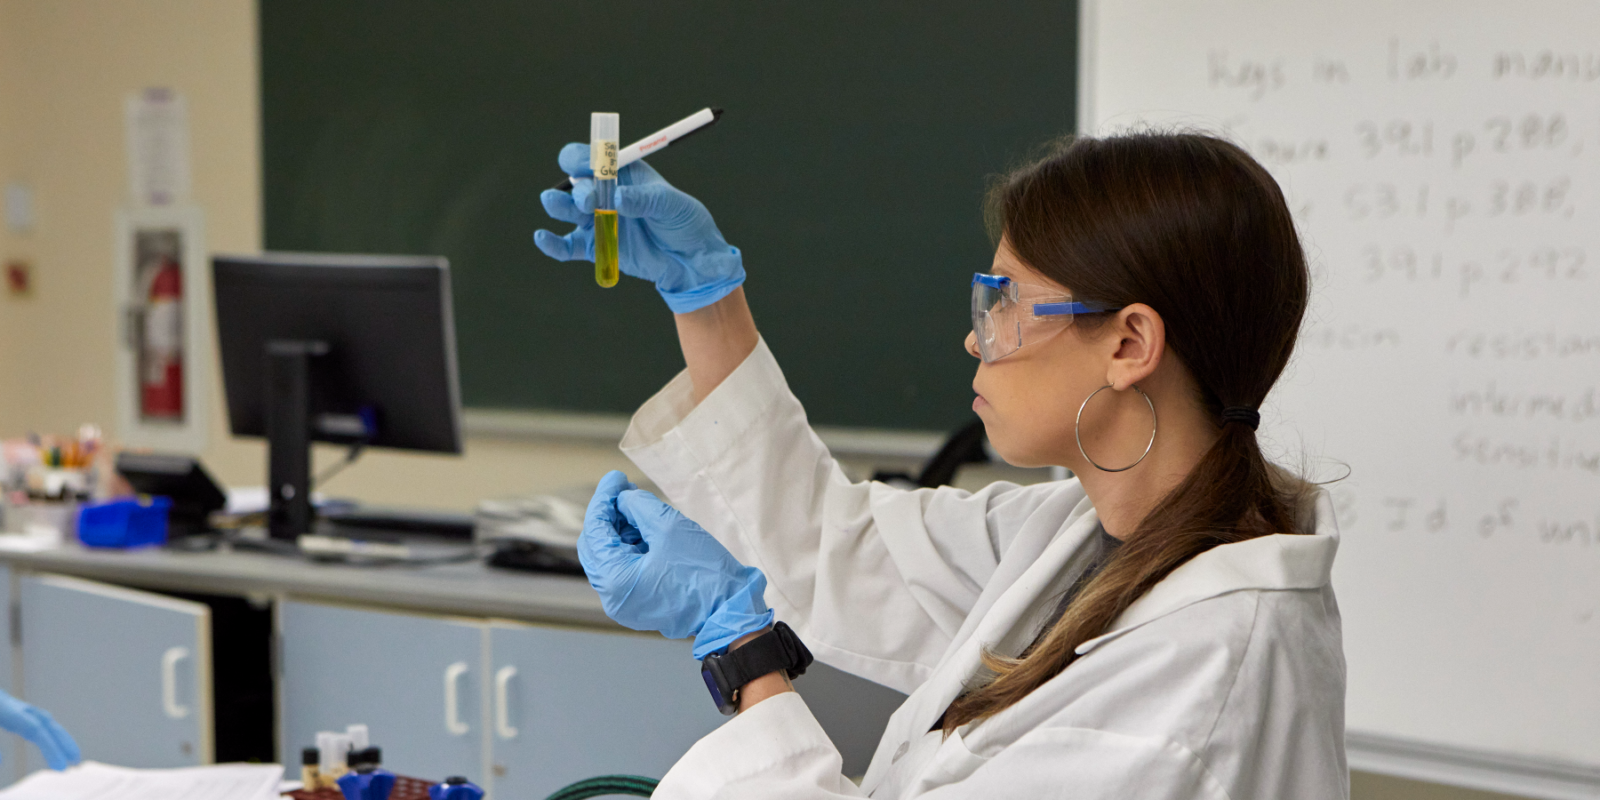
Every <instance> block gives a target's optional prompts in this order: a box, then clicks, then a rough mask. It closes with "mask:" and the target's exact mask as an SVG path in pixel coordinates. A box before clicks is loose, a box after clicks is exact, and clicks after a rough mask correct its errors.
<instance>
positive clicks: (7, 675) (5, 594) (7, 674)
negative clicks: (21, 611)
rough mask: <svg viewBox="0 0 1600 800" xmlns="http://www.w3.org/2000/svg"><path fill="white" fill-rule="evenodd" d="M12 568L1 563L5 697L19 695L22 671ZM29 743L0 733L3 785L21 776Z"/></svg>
mask: <svg viewBox="0 0 1600 800" xmlns="http://www.w3.org/2000/svg"><path fill="white" fill-rule="evenodd" d="M11 587H12V584H11V568H10V567H9V566H6V565H4V564H0V602H3V603H4V606H5V614H4V618H3V619H0V690H3V691H5V693H6V694H11V695H15V694H17V688H16V672H17V670H18V669H19V668H20V667H19V665H18V664H17V661H16V656H17V650H16V648H15V647H13V646H12V643H13V640H12V638H11V637H12V632H11V620H12V619H13V617H12V614H15V613H16V610H15V609H16V597H15V596H14V595H13V594H12V593H11ZM26 744H27V742H26V740H24V739H23V738H22V737H21V736H18V735H16V734H14V733H0V759H3V760H0V786H10V785H11V784H12V783H13V782H15V781H16V780H17V779H18V778H20V777H22V774H21V773H19V772H18V771H17V765H18V764H20V763H22V760H23V759H24V758H26V757H27V755H26V753H25V752H24V751H23V749H22V748H23V746H24V745H26Z"/></svg>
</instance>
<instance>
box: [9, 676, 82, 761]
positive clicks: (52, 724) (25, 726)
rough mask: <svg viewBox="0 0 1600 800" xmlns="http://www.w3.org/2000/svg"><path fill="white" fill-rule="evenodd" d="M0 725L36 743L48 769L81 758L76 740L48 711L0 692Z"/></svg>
mask: <svg viewBox="0 0 1600 800" xmlns="http://www.w3.org/2000/svg"><path fill="white" fill-rule="evenodd" d="M0 728H5V729H6V730H8V731H11V732H12V733H15V734H16V735H18V736H21V737H22V738H24V739H27V740H28V741H30V742H33V743H34V744H36V745H38V746H39V754H40V755H43V756H44V763H46V764H48V765H49V766H50V768H51V769H56V770H61V769H66V768H67V767H70V766H72V765H73V764H76V763H78V762H79V761H82V760H83V754H82V753H80V752H78V743H77V742H74V741H72V736H70V735H69V734H68V733H67V730H66V729H65V728H63V727H61V724H60V723H58V722H56V721H55V718H54V717H51V716H50V712H48V711H45V710H44V709H42V708H35V707H34V706H31V705H29V704H27V703H24V702H22V701H21V700H18V699H17V698H15V697H12V696H11V695H9V694H6V693H5V692H0Z"/></svg>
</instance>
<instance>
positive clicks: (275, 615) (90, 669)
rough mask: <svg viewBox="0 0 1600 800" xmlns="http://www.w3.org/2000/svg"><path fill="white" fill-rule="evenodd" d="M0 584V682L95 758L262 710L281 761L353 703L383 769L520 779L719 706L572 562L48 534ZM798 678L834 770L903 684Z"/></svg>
mask: <svg viewBox="0 0 1600 800" xmlns="http://www.w3.org/2000/svg"><path fill="white" fill-rule="evenodd" d="M0 597H5V598H9V602H10V613H9V614H7V615H5V616H4V618H3V619H0V627H3V628H4V629H5V630H4V631H3V632H0V634H3V635H0V664H3V663H10V664H11V665H12V669H11V670H3V669H0V688H5V689H7V690H8V691H11V692H12V693H13V694H15V695H17V696H19V697H22V698H24V699H26V700H28V701H29V702H32V703H34V704H35V705H38V706H40V707H42V708H45V709H47V710H49V711H50V712H51V713H52V714H54V715H55V716H56V717H57V718H58V719H59V720H60V721H61V722H62V723H63V725H65V727H66V728H67V729H68V730H69V731H71V732H72V733H73V735H74V736H75V737H76V738H77V739H78V741H79V744H80V745H81V746H82V747H83V750H84V755H85V757H86V758H93V759H95V760H99V761H105V762H109V763H116V764H125V765H128V766H143V767H170V766H185V765H192V764H203V763H209V762H211V761H212V760H214V759H216V758H217V757H219V755H220V756H222V757H227V756H229V755H230V754H232V753H234V752H236V751H237V750H238V748H237V747H232V748H231V749H230V747H223V748H221V749H222V750H224V751H227V752H222V753H219V748H218V731H219V728H220V729H222V730H223V731H224V732H226V733H228V734H229V735H230V736H231V737H232V738H231V739H230V741H233V742H237V741H239V740H240V738H241V736H245V737H248V736H250V735H257V734H259V737H258V738H259V739H260V740H262V741H265V737H266V736H267V735H268V734H267V729H268V728H270V729H271V734H270V735H271V740H270V742H271V745H272V746H271V749H273V750H275V751H276V752H275V755H276V758H278V759H279V760H280V763H285V764H289V765H294V764H297V763H298V754H299V750H300V748H301V747H302V746H304V745H307V744H310V743H312V742H313V740H314V735H315V733H316V731H318V730H334V729H342V728H343V727H344V726H345V725H346V724H349V723H357V722H360V723H366V724H367V725H369V726H370V728H371V730H372V736H373V742H374V743H375V744H378V745H380V746H382V747H383V749H384V760H385V762H386V763H388V764H390V765H392V767H393V768H394V769H396V770H398V771H400V772H403V773H405V774H414V775H420V776H433V777H441V778H442V777H444V776H445V775H448V774H465V775H470V776H473V777H474V778H475V779H479V778H481V780H480V781H479V782H480V783H488V784H489V785H490V786H489V787H486V788H491V789H492V791H493V796H495V797H498V798H506V799H507V800H513V799H514V798H523V797H526V798H533V799H534V800H537V798H542V797H544V796H545V795H547V794H549V793H550V792H551V791H553V790H554V789H556V788H559V787H560V786H561V785H564V784H565V783H568V782H570V781H572V780H577V779H580V778H585V777H590V776H593V775H597V774H602V773H612V772H624V773H632V774H644V775H652V776H656V777H659V776H660V775H662V774H663V773H664V772H665V771H666V769H667V768H668V767H670V766H671V764H672V763H673V762H674V761H675V760H676V759H677V758H678V757H679V756H680V755H682V753H683V752H684V751H685V750H687V749H688V747H689V746H690V745H692V744H693V743H694V742H695V741H696V740H697V739H699V738H700V737H701V736H704V735H705V734H706V733H707V732H709V731H710V730H712V729H713V728H715V727H716V726H718V725H720V724H721V723H722V722H723V721H724V719H725V718H724V717H722V716H721V715H719V714H718V713H717V712H716V710H715V708H713V707H712V704H711V701H710V699H709V697H708V695H707V692H706V689H705V685H704V683H703V682H702V680H701V678H700V674H699V670H698V665H696V664H695V663H694V661H693V659H692V657H691V656H690V644H689V643H688V642H686V641H669V640H666V639H663V638H661V637H660V636H658V635H655V634H641V633H635V632H633V631H628V630H626V629H624V628H622V627H620V626H618V625H616V624H615V623H613V622H611V621H610V620H609V619H607V618H606V616H605V613H604V611H603V610H602V608H601V605H600V599H599V597H598V596H596V595H595V593H594V591H593V590H592V589H590V587H589V585H588V583H587V582H586V581H584V580H583V579H582V578H574V577H567V576H558V575H540V574H532V573H516V572H506V571H502V570H496V569H490V568H489V567H486V566H484V565H483V564H482V563H480V562H467V563H454V564H438V565H431V566H353V565H345V564H328V563H317V562H310V561H305V560H299V559H293V558H285V557H282V556H277V555H271V554H266V553H257V552H243V551H214V552H202V553H186V552H176V551H169V550H144V551H136V552H118V551H99V550H87V549H83V548H78V547H66V548H62V549H58V550H47V551H42V552H33V553H22V552H0ZM254 632H259V637H258V636H256V635H255V633H254ZM796 688H797V689H799V690H800V692H801V694H802V695H804V696H805V697H806V699H807V702H808V703H809V704H810V705H811V706H812V708H813V709H814V710H815V711H816V713H817V716H818V718H819V720H820V721H821V722H822V724H823V727H824V728H825V729H827V730H828V731H829V733H830V734H831V735H832V736H833V737H834V740H835V742H836V743H837V744H839V746H840V749H841V751H842V753H843V754H844V756H845V769H846V772H847V774H860V773H861V772H863V771H865V769H866V764H867V761H868V760H869V759H870V757H871V754H872V750H873V748H874V747H875V745H876V744H877V738H878V734H879V732H881V731H882V730H883V727H884V724H885V722H886V721H887V719H888V716H889V714H891V713H892V712H893V711H894V709H895V708H896V707H898V705H899V703H900V701H901V700H902V699H903V695H900V694H899V693H897V692H894V691H892V690H889V689H886V688H883V687H880V686H877V685H874V684H871V683H869V682H867V681H864V680H861V679H859V678H855V677H853V676H850V675H846V674H845V673H842V672H839V671H837V670H833V669H830V668H827V667H825V666H823V665H820V664H818V665H815V666H814V667H813V668H812V671H811V672H808V673H807V675H806V676H805V677H803V678H801V679H800V680H799V681H797V682H796ZM267 695H270V699H268V698H267ZM241 697H242V698H243V699H242V700H240V698H241ZM251 703H255V705H256V706H262V705H263V704H267V705H270V713H266V712H264V713H261V714H259V715H256V714H253V713H252V712H251V711H250V708H249V706H250V704H251ZM241 727H247V728H249V730H245V731H241V730H240V728H241ZM261 749H262V748H259V747H258V748H257V749H256V750H254V751H251V752H259V751H260V750H261ZM4 756H5V758H4V760H3V761H0V785H3V784H4V783H9V782H10V781H11V780H13V779H15V778H16V777H20V776H21V775H22V774H25V770H31V769H36V768H38V767H39V766H41V762H40V759H39V757H38V754H37V752H36V751H33V750H32V749H31V748H28V747H24V746H23V743H22V742H21V740H20V739H17V738H16V737H14V736H8V742H7V747H6V749H5V750H4Z"/></svg>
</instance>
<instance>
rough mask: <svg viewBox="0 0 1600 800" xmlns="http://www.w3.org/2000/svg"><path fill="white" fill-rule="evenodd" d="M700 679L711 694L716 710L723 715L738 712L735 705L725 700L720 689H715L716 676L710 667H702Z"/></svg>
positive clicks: (737, 707)
mask: <svg viewBox="0 0 1600 800" xmlns="http://www.w3.org/2000/svg"><path fill="white" fill-rule="evenodd" d="M700 679H701V680H703V681H705V682H706V689H708V690H709V691H710V692H711V700H712V702H714V703H716V704H717V710H718V711H720V712H722V713H723V715H730V714H732V713H733V712H735V711H738V710H739V706H738V704H737V703H730V702H728V699H727V698H725V697H723V696H722V689H720V688H718V687H717V676H716V675H715V674H713V673H712V671H711V668H710V667H702V668H701V669H700Z"/></svg>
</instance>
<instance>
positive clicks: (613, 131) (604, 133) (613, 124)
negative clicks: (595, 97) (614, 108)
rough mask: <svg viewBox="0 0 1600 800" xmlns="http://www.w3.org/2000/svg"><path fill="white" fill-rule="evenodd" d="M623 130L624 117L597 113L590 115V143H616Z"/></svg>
mask: <svg viewBox="0 0 1600 800" xmlns="http://www.w3.org/2000/svg"><path fill="white" fill-rule="evenodd" d="M621 130H622V115H621V114H613V113H610V112H606V111H596V112H594V113H593V114H590V115H589V141H591V142H594V141H600V140H602V139H605V140H610V141H613V142H614V141H616V140H617V136H618V135H619V134H620V131H621Z"/></svg>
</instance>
